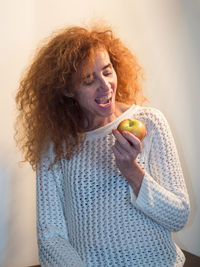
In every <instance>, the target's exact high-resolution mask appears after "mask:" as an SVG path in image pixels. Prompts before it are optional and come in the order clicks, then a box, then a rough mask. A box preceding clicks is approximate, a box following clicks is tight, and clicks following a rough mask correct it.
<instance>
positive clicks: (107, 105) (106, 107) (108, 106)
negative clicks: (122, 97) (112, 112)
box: [95, 94, 113, 110]
mask: <svg viewBox="0 0 200 267" xmlns="http://www.w3.org/2000/svg"><path fill="white" fill-rule="evenodd" d="M104 96H108V95H107V94H106V95H104ZM101 97H103V96H101ZM95 103H96V101H95ZM112 104H113V95H111V99H110V103H108V104H106V105H101V104H97V103H96V105H97V106H98V108H101V109H104V110H105V109H109V108H110V107H111V106H112Z"/></svg>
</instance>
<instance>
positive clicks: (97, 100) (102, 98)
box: [95, 94, 111, 104]
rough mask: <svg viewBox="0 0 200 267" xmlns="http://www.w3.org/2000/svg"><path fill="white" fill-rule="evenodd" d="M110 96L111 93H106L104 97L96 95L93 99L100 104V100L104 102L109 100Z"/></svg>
mask: <svg viewBox="0 0 200 267" xmlns="http://www.w3.org/2000/svg"><path fill="white" fill-rule="evenodd" d="M110 98H111V94H109V95H107V96H104V97H97V98H96V99H95V101H96V102H97V103H98V104H101V103H102V102H105V101H108V100H110ZM102 104H105V103H102Z"/></svg>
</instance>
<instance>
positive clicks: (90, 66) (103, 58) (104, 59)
mask: <svg viewBox="0 0 200 267" xmlns="http://www.w3.org/2000/svg"><path fill="white" fill-rule="evenodd" d="M109 63H110V56H109V54H108V51H107V50H106V49H105V48H97V49H95V50H93V51H91V53H90V56H89V57H88V58H87V59H85V60H84V61H83V62H82V63H81V64H80V66H79V69H78V72H79V73H80V74H81V76H87V74H91V73H93V72H94V70H95V69H98V68H100V69H101V68H103V67H104V66H106V65H108V64H109Z"/></svg>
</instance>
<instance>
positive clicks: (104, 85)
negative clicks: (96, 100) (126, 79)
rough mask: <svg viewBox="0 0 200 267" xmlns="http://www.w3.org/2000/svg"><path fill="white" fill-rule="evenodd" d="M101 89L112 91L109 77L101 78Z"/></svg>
mask: <svg viewBox="0 0 200 267" xmlns="http://www.w3.org/2000/svg"><path fill="white" fill-rule="evenodd" d="M100 87H101V89H103V90H104V91H108V90H110V84H109V80H108V78H107V77H105V76H102V77H100Z"/></svg>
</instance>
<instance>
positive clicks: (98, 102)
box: [95, 99, 109, 104]
mask: <svg viewBox="0 0 200 267" xmlns="http://www.w3.org/2000/svg"><path fill="white" fill-rule="evenodd" d="M95 101H96V102H97V104H107V103H108V102H109V100H108V99H104V100H100V99H95Z"/></svg>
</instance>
